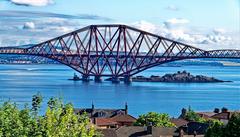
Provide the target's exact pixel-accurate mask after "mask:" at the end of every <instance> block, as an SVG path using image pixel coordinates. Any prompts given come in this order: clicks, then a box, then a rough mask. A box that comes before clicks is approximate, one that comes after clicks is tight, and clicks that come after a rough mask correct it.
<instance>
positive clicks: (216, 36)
mask: <svg viewBox="0 0 240 137" xmlns="http://www.w3.org/2000/svg"><path fill="white" fill-rule="evenodd" d="M187 23H189V21H188V20H187V19H176V18H173V19H170V20H167V21H165V22H164V23H163V24H161V25H156V24H152V23H150V22H146V21H140V22H135V23H133V24H132V25H133V26H134V27H137V28H139V29H142V30H146V31H149V32H152V33H155V34H158V35H160V36H163V37H166V38H169V39H173V40H176V41H179V42H183V43H186V44H190V45H194V46H196V47H199V48H202V49H219V48H225V49H226V48H237V47H238V46H239V44H240V43H239V41H240V40H239V38H238V37H239V34H237V36H235V35H236V34H235V35H234V34H233V33H232V32H229V33H228V31H226V30H225V29H223V28H217V29H216V28H215V29H212V30H211V31H209V30H208V29H205V30H201V31H200V30H198V29H194V28H193V27H191V28H190V27H189V26H188V25H186V24H187ZM166 24H168V25H166ZM169 24H171V25H169ZM231 34H232V35H231Z"/></svg>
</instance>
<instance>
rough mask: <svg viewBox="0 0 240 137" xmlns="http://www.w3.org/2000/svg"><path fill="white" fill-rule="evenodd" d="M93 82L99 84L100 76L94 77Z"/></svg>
mask: <svg viewBox="0 0 240 137" xmlns="http://www.w3.org/2000/svg"><path fill="white" fill-rule="evenodd" d="M94 81H95V82H96V83H101V82H102V78H101V76H95V77H94Z"/></svg>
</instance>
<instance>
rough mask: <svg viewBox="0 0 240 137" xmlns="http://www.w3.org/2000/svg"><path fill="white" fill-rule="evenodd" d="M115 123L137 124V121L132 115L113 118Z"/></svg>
mask: <svg viewBox="0 0 240 137" xmlns="http://www.w3.org/2000/svg"><path fill="white" fill-rule="evenodd" d="M111 119H112V121H115V122H132V123H133V122H135V121H136V120H137V119H136V118H134V117H133V116H131V115H116V116H114V117H112V118H111Z"/></svg>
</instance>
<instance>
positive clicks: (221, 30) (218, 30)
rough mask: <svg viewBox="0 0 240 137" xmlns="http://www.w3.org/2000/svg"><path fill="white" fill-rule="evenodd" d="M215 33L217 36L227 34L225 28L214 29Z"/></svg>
mask: <svg viewBox="0 0 240 137" xmlns="http://www.w3.org/2000/svg"><path fill="white" fill-rule="evenodd" d="M213 32H214V33H215V34H216V35H220V34H224V33H225V30H224V29H223V28H215V29H213Z"/></svg>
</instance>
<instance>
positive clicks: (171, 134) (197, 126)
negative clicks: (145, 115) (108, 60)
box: [74, 104, 240, 137]
mask: <svg viewBox="0 0 240 137" xmlns="http://www.w3.org/2000/svg"><path fill="white" fill-rule="evenodd" d="M186 111H187V110H186V109H183V110H182V114H181V115H180V116H179V118H172V119H171V122H172V123H174V124H175V125H176V126H175V127H171V128H166V127H153V126H134V125H133V124H134V122H135V121H136V120H137V119H136V118H134V117H133V116H131V115H129V114H128V105H127V104H125V108H123V109H99V108H95V106H94V105H93V104H92V107H91V108H83V109H74V112H75V113H76V114H83V113H86V114H87V115H88V117H89V118H90V119H91V122H92V123H93V124H94V125H96V127H97V130H98V131H100V132H101V133H102V135H103V136H104V137H204V134H205V132H206V131H207V128H208V127H209V124H206V123H200V122H195V121H188V120H185V119H183V118H182V115H184V113H186ZM236 112H237V113H240V111H234V112H233V111H228V109H226V108H222V109H221V111H220V109H215V110H214V111H213V112H197V114H198V115H199V116H200V117H202V118H204V119H218V120H220V121H222V122H223V123H225V124H227V123H228V121H229V119H230V118H231V116H232V114H233V113H236Z"/></svg>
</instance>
